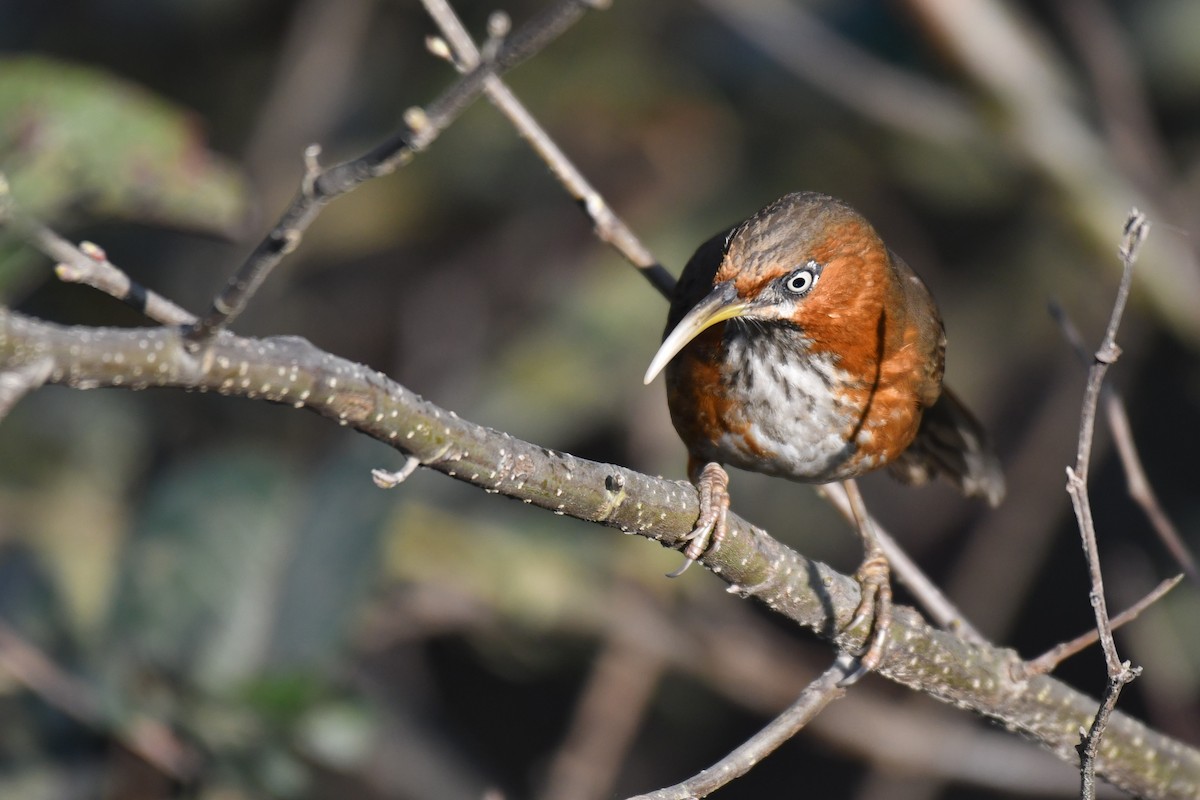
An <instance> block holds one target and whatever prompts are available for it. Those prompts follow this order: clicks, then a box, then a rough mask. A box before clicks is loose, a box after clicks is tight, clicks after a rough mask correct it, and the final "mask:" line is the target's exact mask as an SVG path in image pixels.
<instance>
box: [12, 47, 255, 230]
mask: <svg viewBox="0 0 1200 800" xmlns="http://www.w3.org/2000/svg"><path fill="white" fill-rule="evenodd" d="M0 169H3V171H4V172H5V174H6V175H7V178H8V181H9V184H10V186H11V189H12V192H13V196H14V198H15V199H16V201H17V202H18V203H19V204H20V206H21V208H23V209H24V210H26V211H28V212H30V213H33V214H36V215H37V216H39V217H41V218H42V219H43V220H46V221H54V220H56V219H57V218H59V217H60V215H61V213H62V212H63V211H64V210H65V209H67V208H69V207H79V208H82V209H83V210H85V211H86V212H87V213H89V214H94V215H99V216H111V217H118V218H122V219H132V220H140V221H146V222H155V223H161V224H167V225H176V226H180V227H185V228H192V229H196V230H200V231H205V232H208V233H217V234H225V235H229V234H232V233H234V232H235V231H236V230H237V229H238V227H239V225H240V224H241V222H242V220H243V219H244V218H245V212H246V183H245V181H244V180H243V178H242V176H241V174H240V173H239V172H238V171H237V170H235V169H234V167H233V166H232V165H231V164H230V163H228V162H227V161H226V160H225V159H223V158H221V157H220V156H218V155H216V154H214V153H212V152H211V151H209V150H207V149H206V148H205V145H204V140H203V136H202V134H201V130H200V126H199V124H198V121H197V119H196V118H195V117H194V116H193V115H191V114H190V113H189V112H187V111H185V110H184V109H182V108H180V107H178V106H176V105H174V104H172V103H170V102H168V101H166V100H163V99H161V98H159V97H156V96H155V95H153V94H151V93H150V92H148V91H146V90H145V89H142V88H141V87H139V86H136V85H134V84H131V83H129V82H127V81H124V80H121V79H120V78H117V77H114V76H112V75H110V74H108V73H106V72H103V71H101V70H96V69H92V68H89V67H84V66H79V65H75V64H69V63H65V62H61V61H54V60H50V59H45V58H33V57H19V58H7V59H0Z"/></svg>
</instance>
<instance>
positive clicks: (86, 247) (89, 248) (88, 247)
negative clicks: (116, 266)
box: [79, 240, 108, 264]
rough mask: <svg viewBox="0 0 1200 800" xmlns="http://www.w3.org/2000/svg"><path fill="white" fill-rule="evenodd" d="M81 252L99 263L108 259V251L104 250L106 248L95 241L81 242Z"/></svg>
mask: <svg viewBox="0 0 1200 800" xmlns="http://www.w3.org/2000/svg"><path fill="white" fill-rule="evenodd" d="M79 252H81V253H83V254H84V255H85V256H87V257H88V258H90V259H91V260H92V261H95V262H96V263H97V264H103V263H104V262H106V261H108V253H106V252H104V248H103V247H101V246H100V245H98V244H96V243H95V242H89V241H87V240H84V241H82V242H80V243H79Z"/></svg>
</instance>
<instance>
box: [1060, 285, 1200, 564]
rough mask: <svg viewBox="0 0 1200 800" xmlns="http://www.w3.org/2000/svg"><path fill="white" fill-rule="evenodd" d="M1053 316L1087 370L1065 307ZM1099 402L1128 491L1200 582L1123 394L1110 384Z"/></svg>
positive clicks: (1080, 338) (1084, 354) (1166, 544)
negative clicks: (1149, 472) (1153, 479)
mask: <svg viewBox="0 0 1200 800" xmlns="http://www.w3.org/2000/svg"><path fill="white" fill-rule="evenodd" d="M1050 315H1051V316H1052V317H1054V319H1055V321H1056V322H1057V323H1058V325H1059V327H1060V328H1061V329H1062V333H1063V337H1064V338H1066V340H1067V343H1068V344H1070V345H1071V349H1072V350H1074V351H1075V354H1076V355H1077V356H1078V357H1079V360H1080V363H1082V364H1083V365H1084V367H1088V366H1089V365H1090V364H1091V356H1090V355H1089V354H1088V351H1087V345H1086V344H1085V343H1084V341H1083V336H1082V334H1080V333H1079V328H1078V327H1076V325H1075V323H1074V321H1073V320H1072V319H1071V317H1070V315H1068V314H1067V312H1066V309H1064V308H1063V307H1062V304H1060V303H1058V302H1055V301H1051V302H1050ZM1100 399H1101V401H1102V402H1103V403H1104V416H1105V419H1106V420H1107V421H1108V428H1109V431H1110V432H1111V433H1112V436H1113V443H1114V444H1115V445H1116V447H1117V455H1118V456H1119V457H1120V459H1121V467H1122V469H1123V470H1124V472H1125V488H1126V490H1127V491H1128V492H1129V496H1130V497H1131V498H1132V499H1133V501H1134V502H1135V503H1137V504H1138V506H1140V507H1141V509H1142V513H1144V514H1145V515H1146V518H1147V519H1148V520H1150V525H1151V526H1152V527H1153V528H1154V532H1155V533H1156V534H1157V535H1158V538H1159V539H1160V540H1161V541H1162V543H1163V546H1164V547H1166V548H1167V550H1168V551H1169V552H1170V553H1171V556H1172V557H1173V558H1174V559H1175V562H1176V563H1177V564H1179V566H1180V567H1181V568H1182V569H1183V571H1184V572H1185V573H1187V576H1188V577H1189V578H1190V579H1191V580H1192V581H1193V582H1196V583H1200V570H1198V569H1197V567H1196V560H1195V558H1194V557H1193V556H1192V553H1191V551H1190V550H1189V549H1188V546H1187V545H1186V544H1185V543H1184V541H1183V537H1182V536H1180V535H1179V529H1178V528H1176V527H1175V523H1173V522H1172V521H1171V518H1170V517H1169V516H1167V512H1166V511H1165V510H1164V509H1163V507H1162V503H1161V502H1160V501H1159V499H1158V495H1157V494H1156V493H1155V491H1154V486H1153V484H1151V483H1150V479H1149V478H1148V477H1147V476H1146V469H1145V467H1143V466H1142V459H1141V456H1140V455H1139V454H1138V447H1137V443H1136V442H1135V441H1134V438H1133V430H1132V428H1131V427H1130V425H1129V414H1128V413H1127V412H1126V410H1125V401H1124V400H1123V399H1122V398H1121V395H1120V393H1118V392H1117V390H1116V389H1114V388H1113V387H1112V386H1111V385H1110V384H1107V383H1106V384H1104V385H1103V386H1102V387H1101V390H1100Z"/></svg>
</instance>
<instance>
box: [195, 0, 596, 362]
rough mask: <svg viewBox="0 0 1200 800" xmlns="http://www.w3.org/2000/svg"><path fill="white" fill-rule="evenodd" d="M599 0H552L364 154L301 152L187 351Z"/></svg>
mask: <svg viewBox="0 0 1200 800" xmlns="http://www.w3.org/2000/svg"><path fill="white" fill-rule="evenodd" d="M601 5H603V2H602V0H558V2H556V3H555V4H554V5H552V6H550V7H549V8H547V9H545V10H543V11H542V12H541V13H540V14H538V15H537V16H535V17H534V18H533V19H531V20H530V21H529V22H528V23H526V24H525V26H524V27H522V28H521V29H520V30H519V31H517V32H516V33H514V34H513V35H512V36H509V37H507V39H506V41H505V45H504V47H503V48H501V49H500V50H499V52H497V53H496V57H495V59H494V60H492V61H488V62H481V63H480V64H479V65H478V66H476V67H475V68H474V69H472V70H471V71H470V72H468V73H467V74H465V75H463V76H462V78H460V79H459V80H458V81H457V82H455V84H454V85H453V86H451V87H450V88H449V89H447V90H446V91H445V92H443V93H442V94H441V95H440V96H439V97H438V98H437V99H436V100H434V101H433V102H432V103H430V104H429V105H428V106H427V107H425V108H420V107H413V108H410V109H409V110H408V112H407V113H406V114H405V115H404V122H405V127H404V129H403V130H401V131H399V132H397V133H395V134H393V135H392V136H390V137H389V138H387V139H386V140H384V141H383V142H381V143H379V144H378V145H377V146H376V147H375V148H374V149H372V150H371V151H370V152H367V153H365V154H363V155H362V156H360V157H358V158H356V159H353V160H351V161H347V162H345V163H342V164H338V165H336V166H333V167H330V168H328V169H322V168H320V167H319V166H318V165H317V164H316V160H315V159H316V155H317V153H318V152H319V150H318V151H314V150H313V149H312V148H311V147H310V148H309V150H307V151H306V154H305V173H304V178H303V180H302V182H301V190H300V192H299V193H298V194H297V195H296V197H295V199H294V200H293V201H292V204H291V205H290V206H289V207H288V208H287V210H286V211H284V213H283V216H282V217H280V219H279V222H277V223H276V224H275V227H274V228H273V229H272V230H271V232H270V233H269V234H267V236H266V238H265V239H263V240H262V242H260V243H259V245H258V246H257V247H256V248H255V249H254V251H253V252H252V253H251V254H250V255H249V257H247V259H246V261H245V262H243V263H242V265H241V266H240V267H239V268H238V269H237V271H236V272H235V273H234V274H233V275H232V276H231V277H230V279H229V282H228V283H227V284H226V285H225V288H224V289H222V290H221V291H220V292H219V293H218V294H217V296H216V297H215V298H214V299H213V302H212V307H211V308H210V309H209V310H208V312H207V313H205V314H204V315H203V316H202V317H201V318H200V319H199V320H198V321H197V322H196V324H195V325H193V326H192V328H191V330H189V332H188V348H189V350H190V351H191V352H193V353H195V352H198V351H199V350H200V349H201V348H202V347H203V346H204V345H205V344H206V343H208V342H209V341H210V340H211V339H212V338H213V336H214V335H215V334H216V333H217V332H218V331H220V330H222V329H223V328H225V327H226V326H227V325H229V323H231V322H232V321H233V320H234V319H235V318H236V317H237V316H238V315H239V314H240V313H241V312H242V310H243V309H244V308H245V307H246V303H247V302H249V300H250V298H251V297H252V296H253V295H254V293H255V292H256V291H257V290H258V287H259V286H261V285H262V282H263V281H264V280H266V278H267V276H268V275H269V274H270V272H271V270H272V269H274V268H275V267H276V266H277V265H278V264H279V262H280V261H282V260H283V258H284V256H286V255H287V254H289V253H291V252H292V251H293V250H295V249H296V247H297V246H298V245H299V244H300V240H301V238H302V237H303V235H304V232H305V231H306V230H308V227H309V225H311V224H312V222H313V220H315V219H316V218H317V216H318V215H319V214H320V213H321V210H322V209H323V208H324V206H325V204H326V203H328V202H329V201H330V200H332V199H334V198H335V197H338V196H340V195H343V194H345V193H347V192H349V191H351V190H353V189H355V188H357V187H358V186H359V185H361V184H362V183H363V182H365V181H368V180H370V179H372V178H377V177H380V176H382V175H387V174H390V173H392V172H394V171H395V170H396V169H397V168H399V167H401V166H404V165H405V164H406V163H408V161H409V160H410V159H411V158H412V157H413V155H415V154H416V153H419V152H421V151H423V150H425V149H426V148H427V147H429V145H431V144H432V143H433V142H434V140H436V139H437V137H438V136H439V135H441V132H442V131H443V130H445V129H446V127H447V126H449V125H450V123H452V122H453V121H454V120H455V119H457V118H458V116H459V114H461V113H462V112H463V111H464V110H465V109H466V108H467V107H468V106H469V105H470V104H471V103H472V102H474V101H475V99H476V98H477V97H478V96H479V94H480V93H481V92H482V91H483V86H484V82H485V80H486V78H487V77H488V76H490V75H493V74H496V73H501V72H504V71H506V70H508V69H511V68H512V67H515V66H516V65H517V64H519V63H521V62H522V61H525V60H526V59H528V58H530V57H531V56H533V55H535V54H536V53H537V52H538V51H540V50H541V49H542V48H543V47H545V46H546V45H548V44H549V43H550V42H552V41H554V39H556V38H558V36H559V35H560V34H562V33H563V32H564V31H565V30H566V29H567V28H568V27H570V26H571V25H572V24H573V23H574V22H575V21H576V20H578V19H579V18H580V17H581V16H582V15H583V13H584V12H585V11H586V10H587V9H589V8H598V7H601Z"/></svg>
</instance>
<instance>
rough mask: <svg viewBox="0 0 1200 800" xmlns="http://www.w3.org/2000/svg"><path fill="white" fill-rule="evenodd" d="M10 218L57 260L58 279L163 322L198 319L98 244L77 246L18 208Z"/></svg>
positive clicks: (185, 323) (15, 225) (24, 235)
mask: <svg viewBox="0 0 1200 800" xmlns="http://www.w3.org/2000/svg"><path fill="white" fill-rule="evenodd" d="M9 221H10V222H11V223H12V226H13V229H14V230H16V231H17V233H18V234H19V235H20V236H21V237H23V238H24V239H25V240H26V241H28V242H29V243H30V244H31V245H33V246H34V247H35V248H36V249H38V250H40V251H42V252H43V253H44V254H45V255H47V256H49V257H50V258H52V259H54V260H55V261H57V262H58V265H57V266H56V267H55V268H54V274H55V275H56V276H57V277H58V279H59V280H61V281H64V282H67V283H82V284H84V285H86V286H91V287H92V288H93V289H99V290H100V291H102V292H104V293H105V294H107V295H109V296H111V297H115V298H116V299H118V300H120V301H121V302H123V303H125V304H126V305H128V306H129V307H130V308H132V309H134V310H135V311H137V312H138V313H140V314H144V315H145V316H146V317H147V318H148V319H152V320H154V321H155V322H158V323H160V324H162V325H190V324H191V323H193V322H195V321H196V317H195V315H194V314H192V313H191V312H190V311H188V310H187V309H185V308H182V307H180V306H178V305H176V304H175V303H173V302H171V301H170V300H168V299H167V298H165V297H163V296H162V295H160V294H158V293H157V292H154V291H151V290H150V289H147V288H146V287H144V286H142V285H141V284H140V283H138V282H137V281H135V280H133V279H132V278H130V277H129V276H128V275H127V274H125V272H124V271H122V270H121V269H119V268H118V267H117V266H116V265H114V264H113V263H112V262H111V261H109V260H108V255H107V254H106V253H105V252H104V250H103V248H101V247H100V246H99V245H96V244H93V243H92V242H82V243H81V244H80V245H79V246H78V247H76V246H75V245H73V244H71V243H70V242H69V241H67V240H66V239H64V238H63V237H61V236H59V235H58V234H57V233H55V232H54V231H52V230H50V229H49V228H47V227H46V226H45V225H43V224H41V223H40V222H38V221H37V220H35V219H31V218H28V217H26V216H25V215H23V214H21V213H19V212H16V211H14V212H12V213H11V214H10V216H9Z"/></svg>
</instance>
